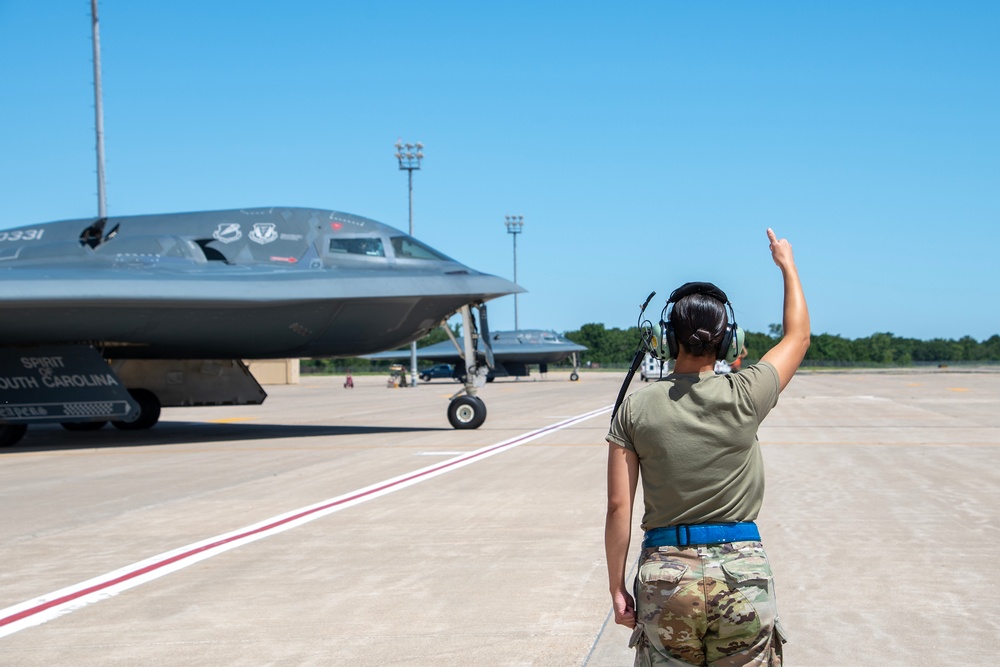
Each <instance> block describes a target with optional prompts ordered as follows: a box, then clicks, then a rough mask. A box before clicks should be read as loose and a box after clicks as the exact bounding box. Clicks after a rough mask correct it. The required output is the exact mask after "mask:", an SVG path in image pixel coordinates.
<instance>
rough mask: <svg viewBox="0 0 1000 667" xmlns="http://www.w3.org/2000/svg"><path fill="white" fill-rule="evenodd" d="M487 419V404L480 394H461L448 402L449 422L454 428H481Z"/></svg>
mask: <svg viewBox="0 0 1000 667" xmlns="http://www.w3.org/2000/svg"><path fill="white" fill-rule="evenodd" d="M484 421H486V404H485V403H483V400H482V399H481V398H479V397H478V396H468V395H466V396H459V397H458V398H456V399H455V400H453V401H452V402H451V403H449V404H448V423H450V424H451V426H452V428H457V429H472V428H479V427H480V426H482V425H483V422H484Z"/></svg>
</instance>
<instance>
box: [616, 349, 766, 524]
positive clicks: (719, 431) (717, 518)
mask: <svg viewBox="0 0 1000 667" xmlns="http://www.w3.org/2000/svg"><path fill="white" fill-rule="evenodd" d="M780 389H781V385H780V384H779V380H778V371H777V370H775V368H774V366H772V365H771V364H769V363H767V362H761V363H759V364H756V365H754V366H750V367H749V368H746V369H744V370H742V371H740V372H738V373H729V374H727V375H716V374H715V373H714V372H713V371H706V372H704V373H701V374H693V373H691V374H676V373H671V374H670V375H668V376H667V377H665V378H663V379H662V380H660V381H659V382H655V383H653V384H651V385H649V386H647V387H643V388H642V389H639V390H638V391H636V392H634V393H632V394H631V395H630V396H629V397H628V398H626V399H625V401H624V402H623V403H622V405H621V408H619V410H618V414H616V415H615V418H614V420H613V421H612V422H611V431H610V432H609V433H608V435H607V440H608V442H610V443H613V444H617V445H621V446H622V447H625V448H626V449H628V450H631V451H633V452H635V453H636V455H637V456H638V457H639V473H640V477H641V479H642V491H643V496H644V498H645V505H646V511H645V514H644V515H643V517H642V528H643V530H649V529H650V528H661V527H663V526H674V525H678V524H692V523H712V522H731V521H753V520H754V519H756V518H757V512H759V511H760V505H761V502H762V501H763V499H764V463H763V460H762V459H761V454H760V443H758V442H757V427H758V426H759V425H760V423H761V421H763V419H764V417H765V416H767V413H768V412H770V410H771V408H773V407H774V406H775V404H777V402H778V392H779V391H780Z"/></svg>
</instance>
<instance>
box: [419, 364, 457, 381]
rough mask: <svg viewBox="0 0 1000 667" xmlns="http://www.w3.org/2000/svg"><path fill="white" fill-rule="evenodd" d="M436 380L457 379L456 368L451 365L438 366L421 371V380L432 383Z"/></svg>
mask: <svg viewBox="0 0 1000 667" xmlns="http://www.w3.org/2000/svg"><path fill="white" fill-rule="evenodd" d="M435 378H452V379H454V378H455V367H454V366H452V365H451V364H437V365H436V366H431V367H430V368H425V369H424V370H422V371H420V379H421V380H423V381H424V382H430V381H431V380H433V379H435Z"/></svg>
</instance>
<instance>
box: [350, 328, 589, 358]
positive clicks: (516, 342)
mask: <svg viewBox="0 0 1000 667" xmlns="http://www.w3.org/2000/svg"><path fill="white" fill-rule="evenodd" d="M490 347H491V348H492V350H493V357H494V358H495V359H496V360H497V361H498V362H501V363H514V364H555V363H559V362H560V361H562V360H564V359H567V358H568V357H569V356H571V355H572V354H573V353H576V352H586V351H587V349H588V348H587V346H586V345H580V344H579V343H574V342H573V341H571V340H570V339H568V338H566V337H565V336H560V335H559V334H557V333H555V332H554V331H545V330H542V329H521V330H518V331H494V332H491V333H490ZM408 355H409V350H391V351H388V352H379V353H377V354H371V355H366V356H367V358H369V359H402V358H406V357H407V356H408ZM417 358H418V359H433V360H434V361H450V362H458V361H460V360H461V355H459V353H458V350H456V349H455V345H454V344H453V343H452V342H451V341H449V340H446V341H442V342H440V343H435V344H434V345H428V346H427V347H421V348H418V349H417Z"/></svg>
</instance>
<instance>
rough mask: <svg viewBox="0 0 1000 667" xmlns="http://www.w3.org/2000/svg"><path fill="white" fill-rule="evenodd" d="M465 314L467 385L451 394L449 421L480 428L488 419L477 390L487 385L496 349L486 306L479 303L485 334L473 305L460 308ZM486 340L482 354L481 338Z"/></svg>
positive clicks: (463, 353)
mask: <svg viewBox="0 0 1000 667" xmlns="http://www.w3.org/2000/svg"><path fill="white" fill-rule="evenodd" d="M459 312H460V313H461V314H462V339H463V340H462V342H463V343H464V345H463V349H462V358H463V360H464V361H465V386H464V387H463V388H462V390H461V391H459V392H458V393H457V394H455V395H454V396H452V397H451V403H450V404H449V405H448V422H449V423H450V424H451V425H452V427H453V428H460V429H467V428H479V427H480V426H482V425H483V422H484V421H486V404H485V403H483V399H481V398H479V397H478V396H476V392H477V391H478V390H479V389H481V388H482V387H484V386H486V376H487V374H488V373H489V372H490V368H491V366H492V362H493V349H492V348H491V346H490V341H489V332H488V331H487V329H486V327H487V324H486V306H485V305H483V304H479V322H480V324H481V325H482V327H481V328H482V335H479V333H478V332H477V330H476V323H475V321H474V320H473V318H472V308H471V307H469V306H468V305H466V306H462V307H461V309H459ZM480 340H481V341H482V342H483V351H484V354H483V355H482V356H481V357H480V355H479V354H478V352H477V350H476V344H477V342H478V341H480Z"/></svg>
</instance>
